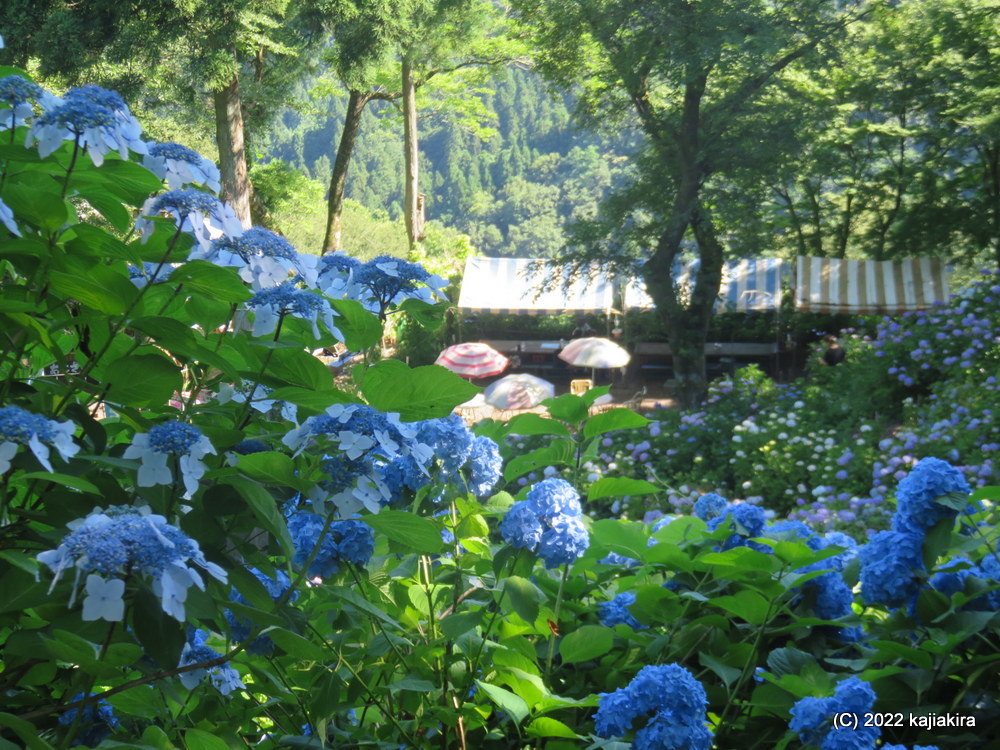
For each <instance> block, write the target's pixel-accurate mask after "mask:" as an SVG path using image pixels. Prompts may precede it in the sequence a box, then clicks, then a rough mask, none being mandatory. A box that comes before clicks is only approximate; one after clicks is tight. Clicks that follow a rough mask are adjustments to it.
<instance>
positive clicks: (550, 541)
mask: <svg viewBox="0 0 1000 750" xmlns="http://www.w3.org/2000/svg"><path fill="white" fill-rule="evenodd" d="M548 525H549V528H548V529H546V530H545V531H544V532H543V533H542V538H541V540H540V541H539V542H538V549H537V550H536V552H537V553H538V556H539V557H540V558H541V559H542V562H544V563H545V567H546V568H549V569H551V568H555V567H558V566H559V565H564V564H565V565H568V564H570V563H571V562H573V561H574V560H576V559H577V558H578V557H582V556H583V553H584V552H586V551H587V547H589V546H590V534H589V533H588V532H587V527H586V526H584V525H583V521H581V520H580V517H579V516H553V517H552V518H551V519H550V520H549V524H548Z"/></svg>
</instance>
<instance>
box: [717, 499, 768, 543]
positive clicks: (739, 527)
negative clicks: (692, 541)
mask: <svg viewBox="0 0 1000 750" xmlns="http://www.w3.org/2000/svg"><path fill="white" fill-rule="evenodd" d="M766 525H767V518H766V516H765V515H764V509H763V508H760V507H758V506H756V505H750V504H749V503H732V504H730V505H729V506H728V507H727V508H726V509H725V511H724V512H723V513H722V515H720V516H716V517H715V518H713V519H711V520H710V521H709V522H708V530H709V531H715V530H716V529H718V528H719V527H720V526H728V527H729V528H731V529H732V530H733V534H732V536H730V537H729V538H727V539H726V541H725V542H723V544H722V549H724V550H728V549H732V548H733V547H744V546H745V547H750V548H752V549H756V550H758V551H760V552H769V551H770V547H767V546H766V545H762V544H760V543H759V542H748V541H747V540H748V539H751V538H753V537H758V536H761V535H762V534H763V533H764V527H765V526H766Z"/></svg>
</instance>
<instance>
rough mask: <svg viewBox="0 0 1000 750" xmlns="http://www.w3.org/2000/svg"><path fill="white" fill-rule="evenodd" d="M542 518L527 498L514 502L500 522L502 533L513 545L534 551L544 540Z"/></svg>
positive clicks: (505, 539) (508, 542)
mask: <svg viewBox="0 0 1000 750" xmlns="http://www.w3.org/2000/svg"><path fill="white" fill-rule="evenodd" d="M542 532H543V528H542V520H541V519H540V518H539V517H538V514H537V513H536V512H535V510H534V508H532V506H531V504H530V503H528V502H527V501H525V500H519V501H518V502H516V503H514V504H513V505H512V506H511V508H510V510H508V511H507V514H506V515H505V516H504V517H503V521H501V522H500V535H501V536H502V537H503V539H504V541H505V542H507V544H509V545H510V546H512V547H517V548H519V549H528V550H532V551H534V550H535V548H536V547H538V543H539V542H540V541H541V540H542Z"/></svg>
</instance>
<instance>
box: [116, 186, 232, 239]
mask: <svg viewBox="0 0 1000 750" xmlns="http://www.w3.org/2000/svg"><path fill="white" fill-rule="evenodd" d="M161 213H168V214H170V215H171V216H172V217H173V218H174V223H175V225H176V227H177V229H178V230H179V231H182V232H188V233H189V234H191V236H192V237H194V240H195V242H196V243H197V246H198V248H199V249H200V252H207V251H208V249H209V248H210V247H211V245H212V242H213V241H214V240H215V239H216V238H217V237H219V236H220V235H223V234H225V235H228V236H230V237H236V236H239V235H241V234H243V224H242V223H241V222H240V220H239V219H238V218H237V216H236V212H235V211H233V208H232V206H230V205H229V204H228V203H223V202H222V201H220V200H219V199H218V198H216V197H215V196H214V195H210V194H209V193H206V192H203V191H201V190H196V189H194V188H180V189H178V190H168V191H167V192H165V193H160V194H159V195H154V196H150V198H149V199H148V200H147V201H146V202H145V203H144V204H143V206H142V210H141V211H140V215H139V218H138V219H136V222H135V228H136V229H137V230H138V231H139V232H140V236H141V238H142V241H143V242H145V241H146V240H148V239H149V238H150V236H151V235H152V234H153V230H154V229H155V228H156V225H155V224H154V223H153V222H152V221H151V220H150V217H153V216H159V215H160V214H161Z"/></svg>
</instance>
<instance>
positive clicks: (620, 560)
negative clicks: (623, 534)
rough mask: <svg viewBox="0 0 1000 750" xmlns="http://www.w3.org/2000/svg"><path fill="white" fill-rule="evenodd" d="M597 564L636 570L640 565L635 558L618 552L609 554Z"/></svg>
mask: <svg viewBox="0 0 1000 750" xmlns="http://www.w3.org/2000/svg"><path fill="white" fill-rule="evenodd" d="M650 541H654V540H650ZM654 543H655V542H654ZM597 562H599V563H600V564H601V565H614V566H615V567H617V568H634V567H635V566H636V565H638V564H639V561H638V560H636V559H635V558H634V557H626V556H625V555H619V554H618V553H617V552H609V553H608V554H607V555H605V556H604V557H602V558H601V559H600V560H598V561H597Z"/></svg>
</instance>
